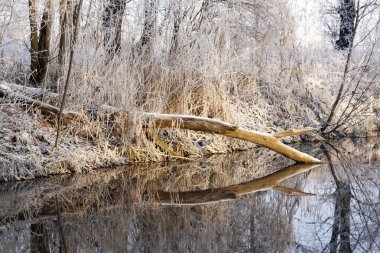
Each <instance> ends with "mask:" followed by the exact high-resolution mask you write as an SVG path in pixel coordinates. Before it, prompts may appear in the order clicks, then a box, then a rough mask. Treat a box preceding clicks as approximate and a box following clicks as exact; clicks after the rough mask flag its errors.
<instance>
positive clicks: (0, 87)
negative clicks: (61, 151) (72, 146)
mask: <svg viewBox="0 0 380 253" xmlns="http://www.w3.org/2000/svg"><path fill="white" fill-rule="evenodd" d="M53 94H54V93H53ZM0 97H7V98H10V99H15V100H17V101H21V102H23V103H25V104H27V105H30V106H33V107H36V108H39V109H40V110H41V111H43V112H46V113H49V114H53V115H58V113H59V108H58V107H55V106H52V105H50V104H47V103H44V102H42V101H40V100H36V99H33V98H30V97H28V96H25V95H23V94H21V93H18V92H14V91H13V90H12V89H11V88H10V86H8V85H6V84H4V83H3V84H0ZM62 116H63V117H64V119H66V120H75V121H79V122H82V123H85V122H88V118H87V117H86V116H85V115H84V114H82V113H79V112H73V111H64V112H63V114H62Z"/></svg>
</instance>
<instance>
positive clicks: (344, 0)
mask: <svg viewBox="0 0 380 253" xmlns="http://www.w3.org/2000/svg"><path fill="white" fill-rule="evenodd" d="M338 13H339V17H340V30H339V40H337V41H336V44H335V46H336V48H337V49H339V50H345V49H347V48H349V46H350V44H351V43H352V42H353V38H354V36H353V32H354V24H355V17H356V10H355V1H354V0H341V2H340V6H339V9H338Z"/></svg>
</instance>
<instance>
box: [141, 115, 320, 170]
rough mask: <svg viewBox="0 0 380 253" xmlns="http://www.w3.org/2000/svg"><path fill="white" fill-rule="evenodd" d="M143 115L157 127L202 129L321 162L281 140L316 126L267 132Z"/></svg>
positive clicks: (198, 119) (193, 119)
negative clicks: (275, 132)
mask: <svg viewBox="0 0 380 253" xmlns="http://www.w3.org/2000/svg"><path fill="white" fill-rule="evenodd" d="M142 116H144V117H146V118H148V119H149V120H151V121H153V122H154V125H155V126H156V127H157V128H182V129H188V130H195V131H202V132H206V133H212V134H220V135H224V136H227V137H232V138H236V139H240V140H245V141H249V142H253V143H256V144H259V145H261V146H264V147H267V148H269V149H271V150H273V151H276V152H277V153H280V154H282V155H284V156H286V157H288V158H290V159H292V160H294V161H297V162H302V163H320V162H321V161H320V160H319V159H316V158H314V157H312V156H310V155H308V154H305V153H303V152H301V151H298V150H296V149H294V148H292V147H289V146H287V145H285V144H284V143H282V142H281V140H280V138H282V137H286V136H291V135H296V134H301V133H305V132H307V131H311V130H314V128H305V129H301V130H296V131H295V130H291V131H284V132H280V133H278V134H277V135H276V134H267V133H261V132H257V131H251V130H247V129H243V128H240V127H238V126H236V125H232V124H229V123H226V122H223V121H220V120H216V119H209V118H203V117H196V116H186V115H171V114H156V113H142Z"/></svg>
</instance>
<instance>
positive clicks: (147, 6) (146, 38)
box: [134, 0, 157, 56]
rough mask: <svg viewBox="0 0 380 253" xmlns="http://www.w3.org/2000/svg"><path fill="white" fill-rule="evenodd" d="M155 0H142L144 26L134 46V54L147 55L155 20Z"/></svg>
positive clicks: (150, 46)
mask: <svg viewBox="0 0 380 253" xmlns="http://www.w3.org/2000/svg"><path fill="white" fill-rule="evenodd" d="M156 1H157V0H144V27H143V31H142V34H141V38H140V40H139V42H138V43H137V44H136V46H135V48H134V54H135V56H142V55H149V54H150V53H151V52H152V40H153V36H154V33H155V29H156V21H157V2H156Z"/></svg>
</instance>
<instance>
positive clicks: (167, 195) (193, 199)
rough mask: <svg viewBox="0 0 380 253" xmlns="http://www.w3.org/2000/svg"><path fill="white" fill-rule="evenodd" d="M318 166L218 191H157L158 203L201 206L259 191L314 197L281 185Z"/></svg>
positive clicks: (294, 168) (299, 166) (297, 168)
mask: <svg viewBox="0 0 380 253" xmlns="http://www.w3.org/2000/svg"><path fill="white" fill-rule="evenodd" d="M318 166H319V165H316V164H314V165H313V164H295V165H292V166H290V167H287V168H285V169H283V170H280V171H277V172H275V173H272V174H270V175H268V176H265V177H262V178H258V179H255V180H252V181H250V182H246V183H242V184H238V185H232V186H227V187H223V188H217V189H207V190H203V191H190V192H164V191H157V193H156V201H157V202H159V203H161V204H167V205H199V204H206V203H213V202H220V201H226V200H230V199H236V198H238V197H239V196H242V195H246V194H250V193H254V192H259V191H267V190H270V189H273V190H278V191H280V192H285V193H289V194H298V195H305V196H307V195H313V194H311V193H306V192H302V191H300V190H297V189H289V188H285V187H282V186H280V185H279V184H280V183H281V182H282V181H284V180H285V179H288V178H291V177H293V176H295V175H298V174H301V173H304V172H306V171H309V170H311V169H314V168H316V167H318Z"/></svg>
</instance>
